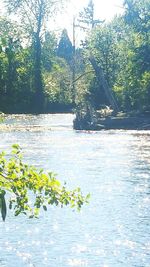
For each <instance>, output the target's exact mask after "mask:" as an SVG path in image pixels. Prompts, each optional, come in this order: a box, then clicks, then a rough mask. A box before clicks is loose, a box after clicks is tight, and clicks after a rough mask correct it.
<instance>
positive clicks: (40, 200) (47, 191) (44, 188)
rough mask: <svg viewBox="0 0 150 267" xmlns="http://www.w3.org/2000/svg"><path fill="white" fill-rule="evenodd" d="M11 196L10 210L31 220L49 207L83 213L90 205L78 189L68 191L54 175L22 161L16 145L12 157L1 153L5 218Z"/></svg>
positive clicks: (1, 199)
mask: <svg viewBox="0 0 150 267" xmlns="http://www.w3.org/2000/svg"><path fill="white" fill-rule="evenodd" d="M6 193H7V195H8V198H9V199H8V202H9V205H8V206H9V208H10V209H14V212H15V216H17V215H19V214H25V215H27V216H29V218H33V217H37V216H38V214H39V210H40V208H43V209H44V210H45V211H46V210H47V206H48V205H56V206H61V207H63V206H68V205H69V206H70V207H71V208H74V207H76V208H77V209H79V210H80V208H81V207H82V205H83V204H84V203H87V202H88V199H89V195H87V196H86V197H84V196H83V195H82V193H81V190H80V189H79V188H77V189H75V190H72V191H69V190H67V188H66V186H65V185H63V186H62V185H61V184H60V182H59V181H58V180H57V179H56V176H55V174H54V173H52V172H49V173H44V172H43V170H37V169H36V168H35V167H33V166H30V165H27V164H25V163H24V162H23V161H22V154H21V149H20V147H19V146H18V145H13V149H12V155H11V157H9V159H8V157H6V156H5V153H4V152H2V153H1V154H0V211H1V215H2V219H3V220H5V219H6V214H7V201H6V199H5V195H6Z"/></svg>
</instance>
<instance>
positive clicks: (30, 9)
mask: <svg viewBox="0 0 150 267" xmlns="http://www.w3.org/2000/svg"><path fill="white" fill-rule="evenodd" d="M4 2H5V3H6V5H7V9H8V11H9V12H10V13H15V14H18V15H19V17H20V19H21V21H22V25H23V27H26V29H27V30H28V33H29V34H30V36H31V42H32V47H33V62H34V70H33V72H34V90H35V97H34V105H35V111H36V112H42V110H43V107H44V92H43V80H42V70H41V41H42V34H43V31H44V28H45V27H46V23H47V21H48V18H49V17H50V16H52V14H53V12H55V11H56V9H58V7H59V3H60V2H58V1H57V0H55V1H53V0H36V1H32V0H5V1H4Z"/></svg>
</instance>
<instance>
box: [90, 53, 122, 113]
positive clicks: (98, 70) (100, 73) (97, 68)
mask: <svg viewBox="0 0 150 267" xmlns="http://www.w3.org/2000/svg"><path fill="white" fill-rule="evenodd" d="M89 61H90V63H91V64H92V67H93V69H94V71H95V74H96V77H97V79H98V82H99V84H100V85H101V86H102V88H103V90H104V92H105V95H106V97H107V99H108V102H109V103H110V105H111V107H112V108H113V110H114V112H116V113H117V112H118V111H119V108H118V105H117V102H116V99H115V97H114V95H113V92H112V90H111V89H110V88H109V86H108V83H107V81H106V80H105V78H104V73H103V70H102V68H101V67H100V66H98V65H97V63H96V60H95V59H94V58H93V57H90V58H89Z"/></svg>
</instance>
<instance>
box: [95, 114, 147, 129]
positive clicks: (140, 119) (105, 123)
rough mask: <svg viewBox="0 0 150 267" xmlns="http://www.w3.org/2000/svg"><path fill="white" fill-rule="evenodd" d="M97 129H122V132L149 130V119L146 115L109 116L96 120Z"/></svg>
mask: <svg viewBox="0 0 150 267" xmlns="http://www.w3.org/2000/svg"><path fill="white" fill-rule="evenodd" d="M97 128H99V130H101V129H105V130H109V129H124V130H150V117H149V116H148V115H139V116H129V115H123V116H115V117H114V116H111V117H106V118H98V123H97Z"/></svg>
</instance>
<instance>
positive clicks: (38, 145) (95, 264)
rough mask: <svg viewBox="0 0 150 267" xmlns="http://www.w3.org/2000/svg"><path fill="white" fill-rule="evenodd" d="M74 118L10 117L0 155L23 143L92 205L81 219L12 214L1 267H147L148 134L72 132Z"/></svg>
mask: <svg viewBox="0 0 150 267" xmlns="http://www.w3.org/2000/svg"><path fill="white" fill-rule="evenodd" d="M72 120H73V115H69V114H68V115H66V114H61V115H59V114H57V115H50V114H49V115H39V116H30V115H18V116H8V117H7V119H6V122H5V123H7V125H10V130H7V131H6V130H3V131H1V132H0V150H6V151H10V149H11V145H12V144H13V143H18V144H20V145H21V147H22V148H23V151H24V160H25V161H26V162H30V163H31V164H34V165H36V166H40V167H43V168H44V169H46V170H52V171H54V172H56V173H57V174H58V179H60V180H61V181H62V182H63V181H66V182H67V186H68V187H69V188H74V187H81V189H82V191H83V193H84V194H87V193H89V192H90V194H91V199H90V204H88V205H85V206H84V207H83V208H82V211H81V212H80V213H78V212H76V211H73V210H71V209H70V208H64V209H61V208H55V207H49V209H48V211H47V212H45V213H44V212H43V213H42V215H41V216H40V217H39V219H32V220H31V219H28V218H26V217H25V216H22V215H21V216H19V217H17V218H16V217H14V216H13V215H12V214H11V212H10V211H9V212H8V217H7V220H6V222H5V223H3V222H2V221H1V219H0V267H16V266H17V267H25V266H26V267H27V266H30V267H44V266H46V267H67V266H79V267H81V266H87V267H150V131H119V130H118V131H116V130H111V131H100V132H84V131H74V130H73V129H72ZM11 126H13V127H14V128H13V129H11Z"/></svg>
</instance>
